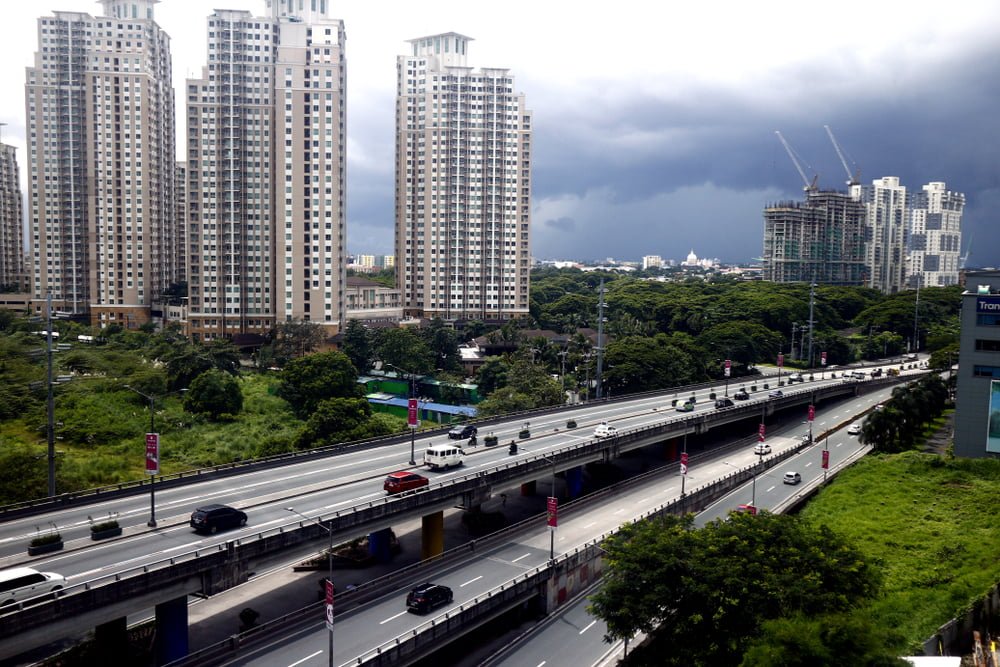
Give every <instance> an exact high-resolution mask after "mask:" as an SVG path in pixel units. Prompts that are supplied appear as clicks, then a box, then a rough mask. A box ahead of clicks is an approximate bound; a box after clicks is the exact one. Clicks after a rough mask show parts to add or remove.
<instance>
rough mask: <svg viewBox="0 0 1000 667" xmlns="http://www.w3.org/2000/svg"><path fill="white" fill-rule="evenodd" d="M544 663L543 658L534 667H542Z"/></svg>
mask: <svg viewBox="0 0 1000 667" xmlns="http://www.w3.org/2000/svg"><path fill="white" fill-rule="evenodd" d="M544 665H545V660H542V661H541V662H540V663H538V664H537V665H535V667H543V666H544Z"/></svg>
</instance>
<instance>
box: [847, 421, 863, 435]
mask: <svg viewBox="0 0 1000 667" xmlns="http://www.w3.org/2000/svg"><path fill="white" fill-rule="evenodd" d="M859 433H861V424H860V423H858V422H855V423H853V424H851V425H850V426H848V427H847V435H858V434H859Z"/></svg>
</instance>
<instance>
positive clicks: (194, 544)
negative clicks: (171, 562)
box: [160, 540, 202, 554]
mask: <svg viewBox="0 0 1000 667" xmlns="http://www.w3.org/2000/svg"><path fill="white" fill-rule="evenodd" d="M201 542H202V540H198V541H197V542H190V543H189V544H182V545H180V546H178V547H170V548H169V549H160V553H161V554H165V553H168V552H170V551H180V550H181V549H191V548H194V547H197V546H198V545H199V544H201Z"/></svg>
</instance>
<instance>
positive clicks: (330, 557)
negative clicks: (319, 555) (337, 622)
mask: <svg viewBox="0 0 1000 667" xmlns="http://www.w3.org/2000/svg"><path fill="white" fill-rule="evenodd" d="M285 511H287V512H291V513H292V514H298V515H299V516H300V517H302V518H303V519H305V520H306V521H314V522H316V525H318V526H319V527H321V528H323V529H324V530H326V532H328V533H329V534H330V550H329V551H327V552H326V564H327V571H328V574H327V581H328V582H329V584H328V585H329V586H333V528H331V527H330V526H327V525H326V524H324V523H323V522H321V521H320V520H319V519H317V518H309V517H307V516H306V515H305V514H302V513H301V512H299V511H298V510H296V509H295V508H294V507H286V508H285ZM327 627H328V628H330V632H329V635H330V646H329V657H330V660H329V665H330V667H333V614H332V613H330V614H329V616H328V618H327Z"/></svg>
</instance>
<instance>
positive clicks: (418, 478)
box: [382, 470, 430, 494]
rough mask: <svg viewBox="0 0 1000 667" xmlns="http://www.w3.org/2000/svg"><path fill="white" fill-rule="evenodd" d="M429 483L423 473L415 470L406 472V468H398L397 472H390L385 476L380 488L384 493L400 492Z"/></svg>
mask: <svg viewBox="0 0 1000 667" xmlns="http://www.w3.org/2000/svg"><path fill="white" fill-rule="evenodd" d="M428 484H430V480H428V479H427V478H426V477H424V476H423V475H418V474H417V473H415V472H408V471H406V470H400V471H398V472H391V473H389V476H388V477H386V478H385V483H384V484H383V485H382V488H383V489H385V491H386V493H389V494H393V493H402V492H403V491H409V490H411V489H419V488H420V487H422V486H427V485H428Z"/></svg>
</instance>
